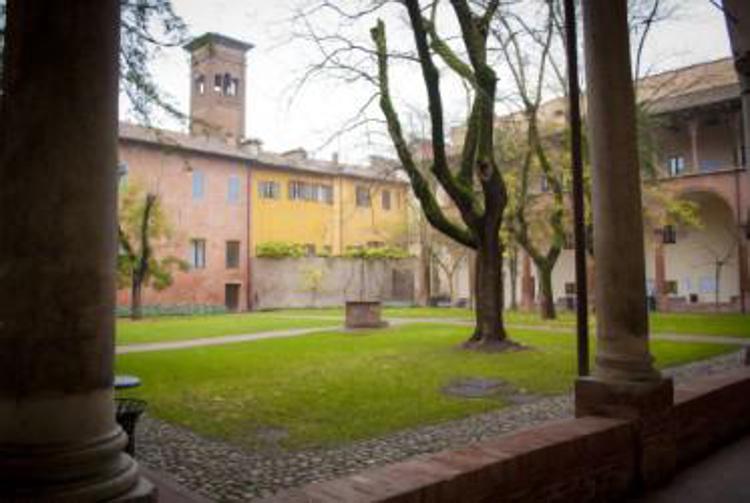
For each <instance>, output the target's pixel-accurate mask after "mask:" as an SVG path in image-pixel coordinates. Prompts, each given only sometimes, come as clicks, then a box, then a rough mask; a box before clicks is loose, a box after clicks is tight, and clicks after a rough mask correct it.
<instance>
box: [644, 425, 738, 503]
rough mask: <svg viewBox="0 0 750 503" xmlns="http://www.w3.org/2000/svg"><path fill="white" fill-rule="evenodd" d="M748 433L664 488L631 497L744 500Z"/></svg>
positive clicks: (698, 502)
mask: <svg viewBox="0 0 750 503" xmlns="http://www.w3.org/2000/svg"><path fill="white" fill-rule="evenodd" d="M748 466H750V435H746V436H745V437H743V438H742V439H741V440H739V441H737V442H735V443H733V444H731V445H728V446H726V447H724V448H723V449H722V450H720V451H718V452H716V453H715V454H713V455H711V456H709V457H708V458H706V459H704V460H703V461H701V462H699V463H697V464H695V465H694V466H692V467H690V468H688V469H687V470H685V471H684V472H682V473H680V474H679V475H677V477H675V479H674V480H673V481H672V482H671V483H670V484H669V485H668V486H667V487H665V488H663V489H661V490H658V491H655V492H653V493H651V494H648V495H646V496H644V497H642V498H638V499H635V500H633V501H634V502H638V503H675V502H682V501H690V502H691V503H718V502H720V503H745V502H747V501H750V484H748Z"/></svg>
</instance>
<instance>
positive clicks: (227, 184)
mask: <svg viewBox="0 0 750 503" xmlns="http://www.w3.org/2000/svg"><path fill="white" fill-rule="evenodd" d="M119 153H120V162H121V163H123V165H124V166H126V169H127V175H126V176H125V179H124V180H123V183H126V184H128V185H133V184H135V185H136V186H137V187H138V188H140V189H142V190H143V191H144V193H145V192H152V193H154V194H156V195H157V196H158V198H159V202H160V204H161V206H162V208H163V211H164V214H165V217H166V220H167V224H168V226H169V229H170V233H169V234H170V235H169V237H168V238H167V239H166V240H165V241H164V242H161V243H156V245H157V246H156V254H157V256H158V257H160V258H163V257H166V256H174V257H177V258H180V259H182V260H184V261H185V262H186V263H188V264H190V268H189V270H188V271H186V272H182V271H176V272H175V273H174V284H173V285H172V286H171V287H169V288H168V289H166V290H163V291H161V292H158V291H154V290H151V289H149V290H148V291H147V292H145V296H144V300H145V302H146V303H147V304H159V305H176V304H181V305H205V304H210V305H225V303H226V301H227V298H226V295H227V292H229V295H230V296H232V295H234V294H235V293H236V294H237V295H238V298H237V303H238V307H242V306H246V305H247V300H246V299H247V297H246V292H247V277H248V270H247V260H246V259H245V258H246V257H247V243H248V234H249V215H248V205H247V174H248V170H247V169H246V168H245V166H244V165H243V164H241V163H238V162H236V161H233V160H230V159H224V158H221V157H217V156H210V155H200V154H196V153H194V152H189V151H184V150H178V149H170V148H167V147H165V146H162V145H153V144H147V143H140V142H134V141H131V140H128V139H125V138H123V137H122V136H121V140H120V149H119ZM196 243H198V244H199V246H197V248H198V250H196V246H195V245H196ZM200 243H202V245H200ZM227 243H232V244H230V245H228V244H227ZM228 246H229V247H230V248H237V247H239V257H238V260H234V261H230V263H227V258H228V257H227V248H228ZM196 252H197V253H196ZM196 255H197V256H196ZM230 258H234V257H230ZM230 300H231V299H230ZM118 301H119V304H121V305H125V304H127V303H128V301H129V291H127V290H122V291H120V292H118Z"/></svg>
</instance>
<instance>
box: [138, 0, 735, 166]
mask: <svg viewBox="0 0 750 503" xmlns="http://www.w3.org/2000/svg"><path fill="white" fill-rule="evenodd" d="M299 2H300V0H173V3H174V6H175V10H176V12H177V13H178V14H179V15H181V16H182V17H183V19H184V20H185V22H186V23H187V24H188V26H189V29H190V32H191V34H192V35H196V36H197V35H200V34H202V33H204V32H206V31H215V32H220V33H223V34H225V35H228V36H231V37H235V38H239V39H241V40H245V41H248V42H251V43H253V44H255V48H254V49H253V50H252V51H250V52H249V53H248V57H247V67H248V72H247V76H246V79H247V80H246V82H247V92H248V96H247V98H248V103H247V112H246V113H247V121H246V124H247V136H249V137H255V138H260V139H261V140H263V141H264V148H265V149H267V150H271V151H277V152H278V151H284V150H289V149H292V148H295V147H300V146H301V147H304V148H306V149H307V150H308V151H309V152H311V154H312V155H314V156H315V157H319V158H328V157H330V156H331V155H332V153H333V152H335V151H338V152H339V153H340V155H341V158H342V159H343V160H345V161H350V162H362V161H364V160H366V159H367V156H368V155H370V154H373V153H382V152H383V149H384V145H385V144H386V143H385V142H384V140H383V138H382V137H380V136H377V137H375V139H374V140H373V139H372V138H373V137H372V136H370V137H369V138H368V137H365V135H364V132H363V131H360V132H359V133H357V134H351V135H347V136H345V137H344V138H341V139H338V140H335V141H333V142H331V143H330V144H329V145H327V146H326V147H325V148H322V149H321V148H320V147H321V146H322V145H323V143H324V142H325V140H326V139H327V138H329V136H330V135H331V134H332V133H333V132H335V131H337V130H338V129H339V128H340V127H341V125H342V124H343V123H344V122H345V121H346V120H347V119H348V118H350V117H351V116H352V115H353V114H354V113H355V112H356V110H357V109H358V107H359V106H360V105H361V104H362V103H363V101H364V100H365V99H366V98H367V97H368V96H369V95H370V93H371V89H370V88H369V87H368V86H367V85H365V84H348V85H344V84H342V83H340V82H332V81H317V82H314V83H312V84H309V85H307V86H306V87H305V88H304V89H303V91H302V92H301V93H299V94H297V96H296V98H295V99H294V100H293V101H291V102H290V97H291V96H292V94H293V93H292V90H293V88H294V84H295V82H296V79H298V78H299V77H300V75H301V74H302V73H303V72H304V70H305V69H306V67H307V65H309V64H310V63H312V62H314V61H317V58H318V54H317V53H316V51H315V50H314V49H313V48H312V47H311V46H309V45H307V44H302V43H300V42H299V41H297V42H291V43H289V38H290V37H289V35H290V32H291V30H292V25H291V22H290V17H291V16H292V14H293V9H294V6H296V5H299ZM310 3H311V2H308V5H309V4H310ZM678 3H679V4H680V10H679V11H678V13H677V14H676V15H675V16H674V18H673V19H672V20H670V21H668V22H666V23H665V24H662V25H659V28H658V30H654V32H653V35H652V36H651V38H650V39H649V42H648V45H647V48H646V54H645V62H646V67H647V68H648V70H649V73H652V72H653V71H661V70H665V69H670V68H674V67H678V66H683V65H687V64H691V63H696V62H701V61H706V60H711V59H717V58H721V57H726V56H728V55H729V45H728V40H727V35H726V30H725V25H724V19H723V17H722V15H721V12H720V11H718V9H716V8H715V7H713V6H711V5H710V3H709V1H708V0H679V1H678ZM369 22H370V23H371V22H372V21H369ZM363 32H364V33H363V34H362V35H363V38H362V40H363V41H364V42H367V41H369V39H368V38H367V37H368V34H367V27H363ZM389 36H390V37H391V39H395V40H396V41H395V42H394V44H395V43H398V39H399V37H400V38H402V39H403V38H404V37H408V34H407V33H405V32H403V31H399V30H398V29H397V27H394V26H393V23H391V24H389ZM188 61H189V58H188V55H187V53H185V52H184V51H182V50H180V49H174V50H169V51H165V52H164V54H163V55H162V56H161V57H160V58H159V59H158V60H157V61H156V62H155V64H154V66H153V70H154V74H155V76H156V78H157V81H158V82H159V84H160V85H161V87H162V89H164V90H166V91H167V92H168V93H169V94H170V95H171V97H172V98H173V100H174V101H175V102H176V103H177V104H178V105H179V106H180V108H181V109H182V110H184V111H186V112H187V110H188V97H189V82H190V79H189V67H188ZM412 73H413V72H412ZM499 77H500V80H501V84H500V85H501V86H502V82H503V80H504V78H503V77H504V76H503V75H499ZM391 79H392V80H393V87H394V94H396V95H397V98H399V99H400V100H399V103H400V104H401V105H402V107H403V105H404V103H411V104H414V106H416V107H417V108H420V103H423V102H424V98H423V93H424V85H423V84H422V82H421V80H420V79H419V76H418V75H414V74H410V73H405V72H400V73H399V72H397V71H396V72H394V73H393V75H392V77H391ZM444 98H445V102H446V114H447V118H448V120H449V121H451V122H453V123H456V122H457V121H459V120H460V118H461V117H462V115H463V109H464V108H465V105H464V97H463V92H462V90H461V87H460V86H458V85H457V84H456V83H451V82H448V83H447V84H446V86H445V89H444ZM401 113H402V116H403V118H404V122H407V124H405V127H407V129H408V128H409V124H408V122H409V120H408V117H407V116H408V115H409V110H408V109H405V108H402V109H401ZM164 125H165V126H167V127H175V126H174V125H171V124H164Z"/></svg>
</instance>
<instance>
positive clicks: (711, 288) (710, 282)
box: [699, 276, 716, 293]
mask: <svg viewBox="0 0 750 503" xmlns="http://www.w3.org/2000/svg"><path fill="white" fill-rule="evenodd" d="M699 289H700V293H716V279H714V277H713V276H703V277H702V278H701V279H700V283H699Z"/></svg>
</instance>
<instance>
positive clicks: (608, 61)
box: [575, 0, 675, 486]
mask: <svg viewBox="0 0 750 503" xmlns="http://www.w3.org/2000/svg"><path fill="white" fill-rule="evenodd" d="M583 18H584V35H585V37H584V40H585V52H586V77H587V88H588V106H589V113H588V116H589V134H590V146H591V147H590V148H591V159H592V166H593V180H592V181H593V216H594V233H593V234H594V256H595V257H596V284H595V290H596V319H597V339H598V343H597V352H596V365H595V368H594V371H593V376H592V377H587V378H581V379H579V380H578V381H577V383H576V397H575V400H576V415H578V416H586V415H603V416H611V417H621V418H628V419H634V420H636V421H637V422H638V424H639V435H640V442H641V444H642V445H643V449H642V455H641V457H640V459H639V462H638V466H639V477H640V482H641V483H642V484H643V485H647V486H648V485H654V484H658V483H659V482H661V481H663V480H664V479H666V478H668V477H669V476H670V474H671V473H672V471H673V470H674V464H675V450H674V435H673V434H672V433H671V432H670V428H671V426H670V425H671V421H670V410H671V405H672V401H673V389H672V382H671V381H669V380H663V379H662V378H661V376H660V374H659V372H658V371H656V370H655V369H654V367H653V363H652V361H653V358H652V356H651V354H650V351H649V339H648V317H647V315H648V313H647V306H646V285H645V277H646V274H645V257H644V245H643V223H642V217H641V215H642V212H641V191H640V176H639V167H638V148H637V136H636V121H635V96H634V93H633V85H632V81H631V64H630V46H629V35H628V24H627V0H611V1H608V2H599V1H592V0H589V1H586V2H583Z"/></svg>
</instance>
